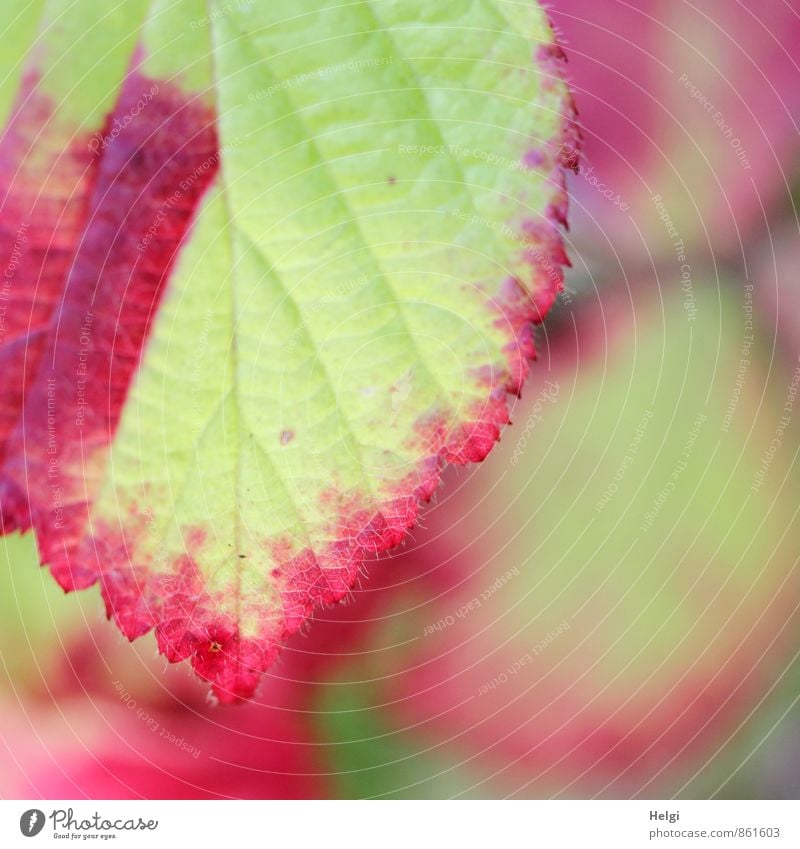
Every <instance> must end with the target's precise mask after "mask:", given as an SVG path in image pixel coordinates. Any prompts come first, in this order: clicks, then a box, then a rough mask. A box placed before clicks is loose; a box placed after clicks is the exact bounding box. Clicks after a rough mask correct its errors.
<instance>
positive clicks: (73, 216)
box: [0, 0, 575, 701]
mask: <svg viewBox="0 0 800 849" xmlns="http://www.w3.org/2000/svg"><path fill="white" fill-rule="evenodd" d="M39 32H40V35H39V37H38V39H37V40H36V42H35V44H34V45H33V46H32V48H31V50H30V52H29V57H30V58H29V64H28V67H27V71H26V72H25V75H24V78H23V82H22V87H21V90H20V92H19V94H18V95H17V99H16V101H15V104H14V106H13V108H12V110H11V113H10V117H9V120H8V123H7V126H6V129H5V132H4V134H3V137H2V140H0V169H1V171H2V180H3V183H4V186H5V190H6V191H5V198H4V205H3V209H2V217H0V233H2V246H3V257H2V261H3V263H4V266H5V268H6V275H5V280H4V288H3V293H2V297H3V300H4V301H5V310H4V313H3V319H4V322H3V324H2V327H0V336H1V337H2V338H0V345H1V347H0V361H2V365H3V369H4V374H5V375H6V380H5V381H4V384H3V388H2V398H1V399H0V463H1V464H2V465H1V467H0V507H1V509H2V523H3V529H4V531H5V532H9V531H11V530H14V529H22V530H24V529H27V528H29V527H33V529H34V530H35V533H36V537H37V545H38V548H39V553H40V557H41V560H42V562H43V563H45V564H47V565H49V566H50V568H51V570H52V572H53V574H54V575H55V577H56V579H57V580H58V582H59V583H60V584H61V586H62V587H64V588H65V589H68V590H71V589H80V588H83V587H87V586H89V585H91V584H94V583H96V582H99V583H100V586H101V591H102V595H103V598H104V600H105V604H106V608H107V612H108V615H109V617H112V618H113V619H114V620H115V621H116V623H117V624H118V625H119V627H120V628H121V630H122V631H123V633H124V634H125V635H126V636H127V637H129V638H130V639H134V638H136V637H139V636H141V635H142V634H144V633H146V632H147V631H149V630H150V629H153V628H154V629H155V633H156V638H157V641H158V645H159V648H160V650H161V651H162V652H163V653H164V654H165V655H166V656H167V658H168V659H169V660H171V661H179V660H183V659H189V658H190V659H191V662H192V665H193V667H194V669H195V670H196V671H197V672H198V673H199V674H200V675H201V676H202V677H203V678H205V679H207V680H208V681H210V682H211V683H212V685H213V689H214V692H215V693H216V694H217V696H218V697H219V698H220V699H222V700H225V701H230V700H234V699H236V698H239V697H247V696H250V695H251V694H252V693H253V692H254V690H255V687H256V686H257V683H258V680H259V676H260V673H261V672H262V671H263V670H264V669H266V668H267V667H268V666H269V664H270V663H271V662H272V661H273V659H274V658H275V656H276V654H277V651H278V648H279V645H280V643H281V642H282V641H283V640H284V639H285V638H286V637H287V636H288V635H289V634H292V633H294V632H296V631H297V630H298V629H300V628H301V626H302V625H303V623H304V622H305V621H306V620H307V618H308V617H309V616H310V615H311V613H312V611H313V609H314V607H315V606H316V605H319V604H321V603H327V602H334V601H337V600H339V599H341V598H342V597H343V596H344V595H345V594H346V593H347V592H348V590H349V589H350V587H351V586H352V585H353V583H354V582H355V580H356V578H357V576H358V574H359V570H361V569H362V567H363V565H364V564H365V562H366V561H368V560H369V559H371V558H372V557H374V556H375V555H376V554H378V553H379V552H381V551H383V550H386V549H388V548H391V547H392V546H394V545H396V544H398V543H399V542H400V541H401V540H402V539H403V537H404V536H405V534H406V533H407V531H408V529H409V528H410V527H411V526H412V525H413V524H414V522H415V521H416V519H417V515H418V512H419V509H420V504H421V503H422V502H425V501H427V500H428V499H429V498H430V497H431V495H432V493H433V491H434V489H435V488H436V486H437V484H438V482H439V475H440V471H441V468H442V466H443V465H444V464H445V463H448V462H451V463H466V462H471V461H477V460H481V459H482V458H483V457H484V456H485V455H486V454H487V452H488V451H489V450H490V449H491V447H492V445H493V444H494V442H495V441H496V440H497V438H498V435H499V432H500V428H501V426H502V425H503V424H505V423H506V422H507V420H508V415H509V413H508V407H507V395H508V393H512V394H515V393H519V391H520V389H521V386H522V383H523V381H524V379H525V375H526V372H527V369H528V362H529V360H530V359H531V358H532V357H533V355H534V345H533V337H532V331H531V324H532V323H533V322H537V321H540V320H541V318H542V317H543V315H544V314H545V313H546V311H547V309H548V308H549V307H550V305H551V304H552V302H553V300H554V299H555V297H556V295H557V293H558V291H559V289H560V287H561V266H562V265H563V263H565V262H566V257H565V255H564V251H563V247H562V243H561V238H560V234H559V225H561V224H563V223H564V222H565V205H566V202H565V191H564V173H563V171H564V166H567V165H568V166H574V158H573V157H572V156H571V155H570V157H569V159H568V161H565V160H564V159H563V150H564V149H565V144H564V143H565V141H567V140H571V139H573V136H574V132H575V131H574V126H573V121H572V107H571V100H570V97H569V94H568V91H567V89H566V86H565V84H564V82H563V80H562V75H561V53H560V50H559V49H558V48H557V47H556V46H555V45H554V44H553V36H552V32H551V30H550V28H549V25H548V23H547V19H546V17H545V15H544V13H543V12H542V11H541V10H540V9H539V8H538V6H536V5H512V4H499V3H497V4H495V3H491V2H480V3H473V2H467V0H463V2H453V3H448V4H447V5H446V6H445V7H442V6H438V5H437V6H433V5H431V4H426V3H422V2H416V0H415V2H408V0H405V2H402V3H401V2H386V0H373V2H361V3H355V4H348V5H345V6H335V7H329V6H328V5H326V4H320V3H314V2H308V0H305V2H299V3H298V2H293V3H291V4H289V3H282V2H276V3H269V4H262V3H247V2H241V3H226V4H222V3H211V4H208V6H206V4H205V3H203V2H201V0H179V2H169V3H168V2H152V3H144V2H141V0H133V2H126V3H125V4H120V5H118V6H116V7H114V8H111V9H109V8H107V7H106V6H105V4H100V3H99V2H97V0H77V2H70V3H67V2H66V0H51V2H48V3H47V4H46V7H45V12H44V18H43V20H42V23H41V26H40V29H39ZM568 147H569V149H570V150H572V147H573V145H572V142H571V141H570V144H569V145H568Z"/></svg>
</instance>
